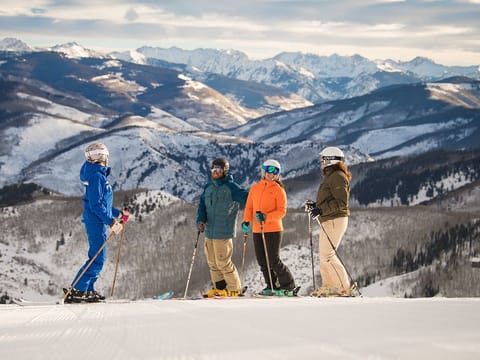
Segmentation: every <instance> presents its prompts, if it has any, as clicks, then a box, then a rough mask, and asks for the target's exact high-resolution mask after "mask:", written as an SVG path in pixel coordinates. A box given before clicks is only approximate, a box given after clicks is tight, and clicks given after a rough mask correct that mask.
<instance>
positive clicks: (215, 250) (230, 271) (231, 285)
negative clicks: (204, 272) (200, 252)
mask: <svg viewBox="0 0 480 360" xmlns="http://www.w3.org/2000/svg"><path fill="white" fill-rule="evenodd" d="M204 249H205V257H206V258H207V263H208V267H209V268H210V277H211V278H212V282H213V284H215V283H216V282H218V281H221V280H225V282H226V283H227V289H228V290H230V291H241V289H242V285H241V284H240V277H239V276H238V271H237V268H236V267H235V265H234V264H233V262H232V254H233V241H232V239H225V240H218V239H215V240H211V239H208V238H205V246H204Z"/></svg>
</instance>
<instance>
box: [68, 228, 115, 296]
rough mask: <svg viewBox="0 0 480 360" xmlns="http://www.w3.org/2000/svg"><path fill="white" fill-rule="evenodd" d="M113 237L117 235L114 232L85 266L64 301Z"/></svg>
mask: <svg viewBox="0 0 480 360" xmlns="http://www.w3.org/2000/svg"><path fill="white" fill-rule="evenodd" d="M113 235H115V233H114V232H110V234H109V235H108V237H107V239H106V240H105V242H104V243H103V244H102V246H100V249H98V251H97V252H96V253H95V255H94V256H93V257H92V258H91V259H90V261H89V262H88V264H87V265H86V266H85V268H84V269H83V271H82V272H81V274H80V275H78V276H77V277H76V279H75V281H74V282H73V284H72V285H71V286H70V287H69V288H68V290H67V292H66V293H65V295H64V296H63V301H65V299H66V298H67V297H68V295H70V293H71V292H72V290H73V289H74V288H75V286H76V285H77V284H78V282H79V281H80V279H81V278H82V276H83V275H85V273H86V272H87V270H88V269H89V268H90V266H91V265H92V264H93V262H94V261H95V259H96V258H97V257H98V255H100V253H101V252H102V250H103V249H104V248H105V246H107V243H108V241H109V240H110V239H111V238H113Z"/></svg>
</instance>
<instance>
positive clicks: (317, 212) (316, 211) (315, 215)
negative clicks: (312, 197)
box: [308, 207, 322, 220]
mask: <svg viewBox="0 0 480 360" xmlns="http://www.w3.org/2000/svg"><path fill="white" fill-rule="evenodd" d="M308 213H309V214H310V216H311V217H312V219H313V220H317V218H318V217H319V216H321V215H322V210H320V209H319V208H318V207H314V208H313V209H312V210H310V211H309V212H308Z"/></svg>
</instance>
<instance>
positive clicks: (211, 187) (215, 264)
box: [197, 158, 248, 297]
mask: <svg viewBox="0 0 480 360" xmlns="http://www.w3.org/2000/svg"><path fill="white" fill-rule="evenodd" d="M229 170H230V165H229V163H228V161H227V160H226V159H223V158H219V159H215V160H214V161H213V163H212V168H211V177H212V180H211V181H210V182H209V183H208V184H207V185H206V186H205V188H204V190H203V193H202V195H201V197H200V203H199V205H198V210H197V229H198V230H199V231H201V232H203V231H205V245H204V250H205V256H206V258H207V263H208V267H209V269H210V277H211V279H212V283H213V285H214V287H213V288H212V289H211V290H210V291H209V292H208V293H207V294H206V296H208V297H213V296H214V295H223V296H232V297H236V296H239V295H241V290H242V285H241V283H240V277H239V276H238V271H237V268H236V267H235V265H234V264H233V262H232V255H233V238H234V237H235V230H236V224H237V214H238V210H239V207H244V206H245V202H246V201H247V196H248V192H247V191H246V190H244V189H242V188H241V187H240V186H239V185H238V184H237V183H235V182H234V181H233V177H232V175H230V174H229Z"/></svg>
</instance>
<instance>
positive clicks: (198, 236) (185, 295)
mask: <svg viewBox="0 0 480 360" xmlns="http://www.w3.org/2000/svg"><path fill="white" fill-rule="evenodd" d="M199 238H200V230H198V233H197V241H195V247H194V248H193V255H192V263H191V264H190V270H189V271H188V277H187V285H186V286H185V293H184V294H183V298H184V299H186V298H187V291H188V285H189V284H190V277H191V276H192V269H193V263H194V262H195V254H196V253H197V247H198V239H199Z"/></svg>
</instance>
